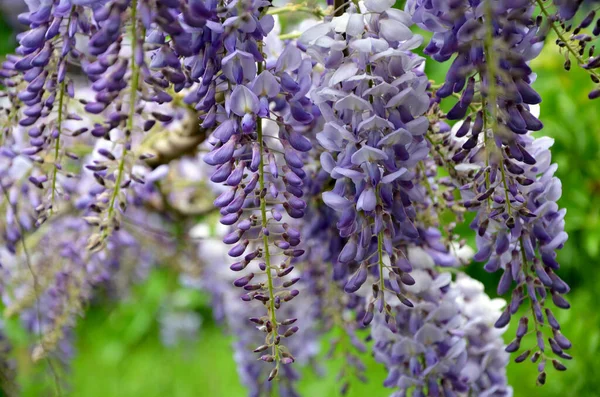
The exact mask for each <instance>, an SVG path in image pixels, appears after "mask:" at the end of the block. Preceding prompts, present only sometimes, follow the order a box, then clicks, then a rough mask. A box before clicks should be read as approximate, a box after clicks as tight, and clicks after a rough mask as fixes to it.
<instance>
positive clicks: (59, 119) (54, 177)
mask: <svg viewBox="0 0 600 397" xmlns="http://www.w3.org/2000/svg"><path fill="white" fill-rule="evenodd" d="M66 80H67V79H66V78H64V79H63V81H62V82H61V83H60V85H59V93H58V116H57V119H56V124H57V125H56V130H57V131H58V136H57V137H56V142H55V144H54V169H53V170H52V196H51V198H50V214H52V212H53V211H54V198H55V196H56V180H57V175H58V164H57V163H58V157H59V155H60V135H61V134H62V122H63V106H64V98H65V86H66Z"/></svg>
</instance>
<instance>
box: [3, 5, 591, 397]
mask: <svg viewBox="0 0 600 397" xmlns="http://www.w3.org/2000/svg"><path fill="white" fill-rule="evenodd" d="M25 3H26V4H27V7H28V11H26V12H24V13H22V14H20V15H19V17H18V20H19V21H20V22H21V23H22V24H24V25H26V26H28V30H26V31H24V32H23V33H20V34H19V35H18V36H17V38H18V43H19V45H18V47H17V49H16V51H15V54H14V55H10V56H7V57H6V59H5V60H4V62H3V63H2V68H1V69H0V82H1V84H2V86H3V88H2V90H1V91H0V106H1V109H0V110H1V119H0V123H1V126H0V127H1V131H0V133H1V135H0V192H1V195H0V238H1V240H2V244H1V245H0V273H1V275H2V276H1V279H0V280H1V281H0V293H1V295H2V307H3V308H4V315H5V316H7V317H11V316H18V317H19V318H20V319H21V322H22V324H23V325H24V327H25V328H26V329H27V330H28V331H30V333H31V335H32V340H34V342H33V343H32V348H31V354H32V358H33V360H34V361H37V360H42V359H43V360H46V361H47V362H48V364H49V366H48V367H49V368H50V369H51V371H52V373H53V375H54V378H55V380H56V382H57V388H58V390H60V387H62V386H63V385H62V384H63V382H62V380H61V379H60V378H61V377H60V374H61V373H62V368H63V367H64V366H66V365H68V360H69V357H71V356H72V354H73V349H72V340H73V337H74V335H73V327H74V325H75V322H76V320H77V318H78V317H79V316H81V315H83V314H84V312H85V306H86V304H87V303H88V302H90V301H91V300H92V299H94V297H95V296H98V295H100V294H106V293H107V292H108V295H109V296H111V297H114V298H119V297H121V296H123V295H125V294H126V293H127V290H128V288H129V286H131V285H132V284H133V283H135V282H139V281H143V280H144V278H145V276H146V274H147V273H148V271H149V269H151V268H152V267H154V266H170V267H172V268H173V270H175V271H177V272H179V274H180V275H181V279H182V283H184V284H186V285H190V286H193V287H194V288H199V289H201V290H204V291H206V292H208V293H210V294H211V295H212V297H213V308H214V314H215V317H216V318H217V319H218V320H220V322H221V324H222V326H223V327H226V328H227V329H229V330H230V332H231V333H232V334H233V335H234V336H235V342H234V349H235V359H236V362H237V364H238V369H239V373H240V377H241V379H242V381H243V383H244V385H246V386H247V387H248V391H249V395H251V396H263V395H271V393H273V391H274V390H276V391H277V393H279V395H281V396H298V395H299V394H298V393H299V392H298V389H297V388H296V383H297V380H298V379H299V377H300V373H301V372H300V371H299V369H300V368H301V367H302V366H306V365H311V366H315V365H314V363H315V358H316V357H317V356H319V354H321V353H320V351H319V346H320V343H319V342H320V341H321V340H323V339H326V340H328V344H329V345H330V346H331V349H329V352H327V357H334V356H337V357H340V356H341V357H343V358H344V360H345V362H346V363H347V367H344V368H343V369H342V372H341V373H340V374H339V378H340V379H341V380H340V389H341V391H342V392H343V393H344V392H346V391H347V390H348V388H349V387H350V385H351V383H352V381H353V378H358V379H360V380H366V378H368V377H369V374H367V373H366V371H365V367H364V365H363V363H362V361H361V357H362V356H363V354H364V353H365V352H366V351H367V350H369V349H370V350H371V351H372V354H373V355H374V357H375V359H376V360H377V361H378V362H380V363H381V364H382V365H384V366H385V368H386V370H387V372H388V376H387V378H386V379H385V380H382V382H383V384H384V386H386V387H388V388H390V389H391V390H392V391H391V393H392V396H395V397H399V396H406V395H410V396H448V397H449V396H463V395H464V396H466V395H478V396H511V395H512V388H511V387H510V386H509V385H508V381H507V377H506V366H507V363H508V362H509V356H510V354H511V353H513V354H514V357H513V359H514V361H516V362H523V361H526V360H530V361H532V362H533V363H536V364H537V368H538V371H539V375H538V377H537V382H538V383H539V384H544V383H545V380H546V377H547V376H548V375H547V374H548V372H549V371H551V370H550V369H549V365H548V364H549V363H551V365H552V367H553V368H554V369H555V370H557V371H564V370H565V369H566V361H568V360H570V359H571V356H570V355H569V353H568V350H569V349H570V348H571V342H570V341H569V340H568V339H567V337H566V336H564V335H563V334H562V333H561V326H560V324H559V323H558V322H557V320H556V317H555V314H554V312H555V311H556V310H562V309H568V308H569V303H568V301H567V300H566V298H565V294H566V293H568V292H569V286H568V285H567V284H566V283H565V282H564V281H563V280H562V279H561V277H560V276H559V270H560V269H559V268H560V266H559V263H558V261H557V259H556V258H557V250H559V249H561V248H562V247H563V246H564V245H565V243H566V241H567V237H568V236H567V234H566V233H565V231H564V217H565V212H566V211H565V209H561V208H560V207H559V205H558V203H557V201H558V200H559V198H560V195H561V183H560V180H558V179H557V178H556V177H555V176H554V173H555V171H556V169H557V166H556V165H555V164H552V158H551V153H550V150H549V149H550V147H551V145H552V140H551V139H549V138H546V137H540V135H539V133H536V134H535V135H534V132H538V131H540V130H542V129H543V125H542V122H541V121H540V120H539V113H540V106H539V104H540V102H541V101H542V98H541V97H540V96H539V95H538V93H537V92H536V91H535V90H534V89H533V88H532V86H531V84H532V83H533V82H534V81H535V78H536V75H535V71H534V70H532V68H531V64H530V61H531V60H533V59H534V58H535V57H536V56H537V55H538V54H539V53H540V51H541V49H542V47H543V46H544V44H545V43H546V42H548V41H550V39H549V37H550V36H552V35H555V36H556V37H557V39H556V44H557V45H558V46H559V48H560V50H561V51H562V52H563V53H564V55H565V69H567V70H568V69H570V68H571V65H572V64H576V65H577V66H579V67H581V68H583V69H585V70H586V71H587V72H589V74H590V76H591V79H592V80H593V81H594V83H596V84H600V75H598V72H597V70H598V69H599V68H600V57H599V56H596V55H594V47H593V45H591V44H590V43H591V42H592V39H593V36H597V35H599V34H600V19H596V14H595V11H591V12H589V13H587V14H585V15H583V16H581V17H580V16H579V15H580V14H581V13H578V11H579V9H580V8H581V7H582V3H583V4H585V2H582V1H559V0H554V1H552V0H535V1H531V0H512V1H502V0H500V1H496V0H494V1H492V0H469V1H467V0H438V1H430V0H408V1H407V2H406V4H405V7H404V9H401V8H400V6H401V4H399V3H400V2H395V1H394V0H361V1H339V0H336V1H328V2H327V5H324V4H323V5H318V3H317V2H306V3H305V2H291V3H289V4H276V3H278V2H276V1H270V0H248V1H246V0H244V1H242V0H219V1H217V0H26V1H25ZM288 13H303V14H302V15H305V16H307V17H308V18H307V19H306V20H304V21H302V22H301V23H300V24H299V25H297V26H295V27H294V29H295V30H292V31H290V32H285V33H284V32H282V29H281V26H280V24H279V18H280V17H282V16H285V15H286V14H288ZM575 20H577V21H579V22H578V23H577V24H576V23H575V22H573V21H575ZM417 28H420V29H422V30H425V31H429V32H431V34H432V35H431V40H430V41H429V43H428V44H424V39H423V37H422V36H420V35H419V34H417V33H416V32H417ZM423 45H424V54H425V57H422V56H419V55H417V51H418V49H419V48H420V47H422V46H423ZM446 61H449V62H450V63H451V66H450V68H449V71H448V73H447V75H446V78H445V81H443V82H440V83H439V84H438V83H437V82H434V81H432V80H430V79H429V78H428V77H427V75H426V74H425V72H424V70H425V69H424V65H425V62H446ZM589 97H590V99H594V98H597V97H600V88H595V89H593V90H592V91H591V92H590V93H589ZM446 103H448V104H449V108H450V110H449V111H448V112H447V113H446V112H444V111H443V110H442V109H446V108H447V107H446V106H445V105H446ZM542 109H543V106H542ZM469 212H473V213H474V214H473V215H472V216H470V215H469V214H468V213H469ZM217 214H218V215H217ZM449 217H452V218H453V220H452V221H451V222H448V220H447V219H448V218H449ZM468 221H469V222H470V226H471V229H472V230H473V232H474V233H473V236H474V240H475V242H476V251H474V250H472V249H471V248H470V247H469V246H468V245H467V243H466V241H467V239H468V238H469V237H470V236H461V235H459V234H457V233H456V226H457V225H459V224H460V223H463V222H468ZM199 241H200V242H199ZM472 260H474V261H477V262H483V263H484V269H485V270H486V271H488V272H497V271H501V273H502V275H501V276H499V281H498V290H497V292H498V295H501V296H504V295H506V297H507V301H504V300H503V299H500V298H495V299H492V298H490V297H489V296H487V295H486V294H485V293H484V291H483V286H482V284H480V283H479V282H478V281H476V280H474V279H472V278H470V277H469V276H467V275H466V274H465V273H464V272H463V270H464V269H463V268H464V267H465V266H466V265H468V264H469V263H470V262H471V261H472ZM511 321H513V322H515V323H517V324H518V329H517V331H516V335H515V337H514V339H512V341H511V342H510V343H509V344H508V345H505V344H504V342H503V339H502V335H503V333H504V331H505V330H506V328H507V326H508V324H509V323H511ZM192 323H193V324H190V327H191V328H192V329H195V328H197V326H198V324H197V322H196V321H195V320H194V321H192ZM1 324H2V323H0V332H1V331H2V328H1ZM167 326H168V324H167ZM174 329H175V328H172V329H170V331H169V330H168V329H166V330H165V333H164V335H168V338H167V339H169V340H172V339H173V338H174V337H175V336H174V335H175V334H176V333H177V331H176V330H175V331H174ZM171 331H172V332H171ZM333 331H335V332H333ZM186 332H187V331H186ZM332 334H336V335H341V336H339V337H335V338H334V339H330V338H331V337H330V335H332ZM365 336H366V339H365ZM9 351H10V343H9V341H8V340H6V339H4V337H3V336H2V335H0V381H1V383H2V387H4V385H5V384H6V385H10V384H11V382H10V378H13V377H14V366H13V364H12V363H11V361H10V357H9V356H10V355H9V354H8V352H9ZM317 369H318V368H317ZM319 370H320V369H319ZM4 378H6V379H4ZM9 389H10V390H9ZM6 390H7V391H6V393H7V394H8V395H11V393H14V391H13V389H12V387H10V388H9V387H6Z"/></svg>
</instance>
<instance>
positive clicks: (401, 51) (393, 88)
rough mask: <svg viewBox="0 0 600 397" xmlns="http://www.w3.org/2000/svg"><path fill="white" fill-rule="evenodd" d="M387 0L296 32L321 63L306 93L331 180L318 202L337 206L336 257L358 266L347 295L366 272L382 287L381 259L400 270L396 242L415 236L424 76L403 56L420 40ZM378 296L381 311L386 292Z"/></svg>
mask: <svg viewBox="0 0 600 397" xmlns="http://www.w3.org/2000/svg"><path fill="white" fill-rule="evenodd" d="M384 3H385V4H384ZM388 3H389V2H365V4H364V5H363V6H362V7H363V9H361V10H360V11H359V10H357V9H356V8H355V7H354V6H350V8H349V9H348V10H347V12H346V13H344V14H343V15H341V16H339V17H334V18H333V19H332V20H331V21H327V22H324V23H321V24H318V25H316V26H314V27H312V28H310V29H309V30H308V31H306V32H305V33H304V34H303V35H302V36H301V38H300V41H301V43H303V45H305V46H306V47H307V53H309V54H310V55H311V56H312V57H313V58H314V59H315V60H316V61H318V62H319V63H320V64H321V65H323V67H324V68H325V73H324V75H323V77H322V81H321V82H320V84H319V86H318V88H316V89H315V90H314V92H313V93H312V94H311V97H312V99H313V101H314V102H315V104H316V105H317V106H319V109H320V111H321V113H322V114H323V118H324V120H325V122H326V123H325V125H324V127H323V130H322V131H321V132H320V133H318V134H317V137H316V138H317V141H318V142H319V144H320V145H321V146H322V147H323V148H324V149H325V151H324V152H323V153H322V154H321V156H320V164H321V166H322V167H323V169H324V170H326V171H327V172H328V173H329V174H330V175H331V177H332V178H333V179H335V186H334V188H333V190H331V191H326V192H324V193H323V195H322V198H323V201H324V202H325V204H327V205H328V206H329V207H331V208H333V209H335V210H336V211H338V212H340V217H339V221H338V223H337V227H338V229H339V233H340V236H341V237H343V238H346V239H347V241H346V243H345V245H344V247H343V248H342V250H341V252H340V253H339V256H338V258H337V259H338V261H339V263H341V264H343V265H345V267H346V268H348V267H349V266H353V264H358V265H359V266H358V268H357V269H356V270H355V272H354V274H353V275H352V276H350V277H349V278H347V280H346V285H345V290H346V291H347V292H349V293H352V292H356V291H357V290H358V289H359V288H361V286H362V284H363V283H364V282H365V281H366V280H367V277H368V274H369V273H371V272H372V273H373V274H374V275H375V276H376V277H377V279H378V282H377V283H375V284H374V286H373V288H374V290H380V291H381V292H383V290H384V289H385V285H384V280H385V274H384V269H385V268H387V267H388V263H389V268H390V269H397V270H398V269H401V268H399V267H397V266H396V263H397V262H398V260H399V258H401V257H402V254H401V252H400V250H399V249H397V247H395V245H394V243H393V242H394V241H395V240H402V239H403V240H411V239H417V238H418V237H419V232H418V230H417V228H416V227H415V225H414V220H415V210H414V207H413V205H412V201H413V200H414V199H415V198H416V195H415V190H417V189H413V188H414V184H413V181H412V180H413V178H414V175H415V173H414V172H415V168H416V166H417V164H418V163H419V162H420V161H422V160H423V159H425V158H426V156H427V154H428V147H427V143H426V142H425V140H424V134H425V132H426V131H427V129H428V126H429V122H428V120H427V118H426V117H425V116H424V115H423V114H424V113H425V112H426V111H427V109H428V108H429V97H428V95H427V93H426V92H425V90H426V88H427V85H428V81H427V78H426V77H425V76H424V75H423V73H422V72H420V71H419V70H418V67H419V65H421V64H422V61H423V59H422V58H420V57H418V56H416V55H414V54H412V53H411V52H410V50H412V49H414V48H416V47H417V46H418V45H419V44H420V43H421V41H422V39H421V37H420V36H415V35H413V34H412V32H411V31H410V29H409V28H408V25H410V24H411V21H410V17H409V15H407V14H406V13H405V12H403V11H400V10H396V9H392V8H391V4H388ZM386 262H387V263H386ZM409 271H410V269H409V268H402V269H401V270H399V271H398V272H399V276H400V279H401V280H405V281H406V280H410V276H408V275H405V276H404V274H405V273H407V272H409ZM391 273H393V272H392V271H391V270H390V274H391ZM407 282H410V281H407ZM375 295H376V296H377V294H375ZM378 296H379V298H377V299H376V300H377V309H378V311H380V312H381V311H383V310H384V308H385V307H386V305H385V302H384V300H383V296H384V294H383V293H381V294H379V295H378ZM404 301H405V302H407V303H408V300H406V299H404ZM370 307H371V311H372V310H373V308H372V307H373V305H371V306H370Z"/></svg>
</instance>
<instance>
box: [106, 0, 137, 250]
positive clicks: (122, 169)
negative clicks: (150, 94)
mask: <svg viewBox="0 0 600 397" xmlns="http://www.w3.org/2000/svg"><path fill="white" fill-rule="evenodd" d="M137 33H138V32H137V0H132V2H131V59H130V63H131V91H130V93H129V115H128V117H127V123H126V125H125V133H126V134H130V133H131V130H132V129H133V119H134V116H135V103H136V101H137V91H138V87H139V80H140V68H139V66H138V65H137V63H136V61H135V53H136V48H137V44H138V43H137ZM144 36H145V31H144V29H142V35H141V37H144ZM125 139H128V137H125ZM126 158H127V143H125V144H124V145H123V153H122V154H121V159H120V160H119V168H118V170H117V177H116V179H115V186H114V189H113V194H112V196H111V198H110V203H109V206H108V216H107V219H108V222H110V221H111V219H112V217H113V216H114V211H115V203H116V201H117V197H118V196H119V190H120V187H121V181H122V180H123V174H124V172H125V159H126ZM108 232H109V227H107V228H105V229H104V233H103V237H104V238H106V237H107V236H108Z"/></svg>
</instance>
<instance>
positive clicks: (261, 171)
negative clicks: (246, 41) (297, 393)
mask: <svg viewBox="0 0 600 397" xmlns="http://www.w3.org/2000/svg"><path fill="white" fill-rule="evenodd" d="M262 71H263V64H262V62H258V74H260V73H262ZM256 134H257V136H258V138H257V139H258V144H259V147H260V165H259V168H258V183H259V186H260V192H261V195H260V214H261V226H262V242H263V255H264V259H265V267H266V269H265V272H266V274H267V288H268V290H269V316H270V321H271V326H272V328H273V330H272V331H271V334H272V335H273V337H272V340H271V342H272V343H273V358H274V359H275V363H276V364H275V365H276V367H279V361H280V357H279V349H278V347H277V345H275V338H276V337H277V335H278V328H279V327H278V324H277V315H276V314H275V293H274V290H275V288H274V285H273V274H272V270H273V269H272V267H271V253H270V251H269V236H267V235H266V234H265V233H264V230H265V229H266V228H267V227H268V219H267V199H266V196H264V197H263V195H262V192H263V191H264V190H265V172H264V168H265V161H264V156H263V154H264V149H265V148H264V142H263V130H262V119H261V118H260V117H259V118H258V119H257V122H256Z"/></svg>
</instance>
